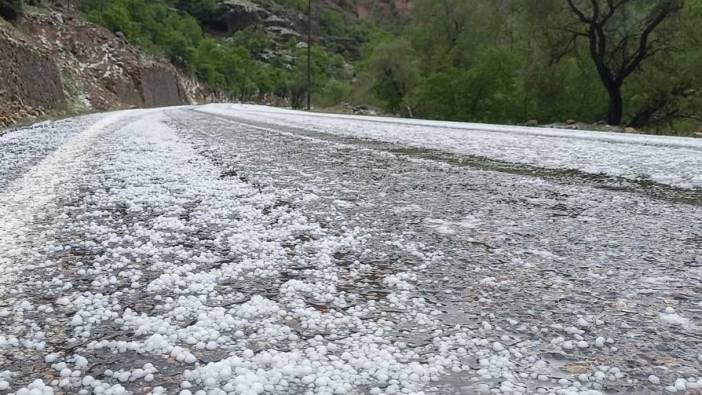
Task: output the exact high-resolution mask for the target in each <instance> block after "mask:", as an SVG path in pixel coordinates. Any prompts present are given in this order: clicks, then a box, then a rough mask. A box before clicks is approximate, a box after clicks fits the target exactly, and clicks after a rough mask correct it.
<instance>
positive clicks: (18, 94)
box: [0, 30, 66, 124]
mask: <svg viewBox="0 0 702 395" xmlns="http://www.w3.org/2000/svg"><path fill="white" fill-rule="evenodd" d="M0 81H2V85H1V86H0V124H9V123H13V122H16V121H18V120H20V119H21V118H23V117H26V116H30V115H34V114H36V113H37V111H38V109H41V108H56V109H63V108H65V107H66V97H65V95H64V92H63V85H62V82H61V75H60V73H59V69H58V67H57V66H56V64H55V63H53V62H52V61H51V60H49V59H47V58H45V57H44V56H43V55H42V54H41V53H40V52H39V51H37V50H35V49H34V48H32V47H31V46H29V45H27V44H26V43H23V42H22V41H19V40H17V39H14V38H13V37H12V36H10V35H9V34H8V33H7V32H6V31H4V30H0Z"/></svg>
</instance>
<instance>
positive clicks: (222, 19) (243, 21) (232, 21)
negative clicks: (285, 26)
mask: <svg viewBox="0 0 702 395" xmlns="http://www.w3.org/2000/svg"><path fill="white" fill-rule="evenodd" d="M271 16H272V15H271V13H270V12H269V11H268V10H266V9H265V8H263V7H261V6H259V5H258V4H255V3H253V2H251V1H249V0H223V1H221V2H220V3H219V6H218V9H217V12H215V13H214V14H213V15H211V16H209V17H207V18H206V19H204V20H203V21H202V24H203V26H204V28H205V30H207V32H208V33H210V34H213V35H221V36H229V35H231V34H233V33H235V32H237V31H239V30H243V29H246V28H247V27H250V26H254V25H257V24H263V22H264V21H266V20H268V21H269V23H271V22H273V21H274V20H275V19H271ZM274 23H276V24H278V25H279V24H280V21H277V20H276V21H275V22H274Z"/></svg>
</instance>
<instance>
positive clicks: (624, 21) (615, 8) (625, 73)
mask: <svg viewBox="0 0 702 395" xmlns="http://www.w3.org/2000/svg"><path fill="white" fill-rule="evenodd" d="M565 1H566V2H567V8H568V10H569V11H570V12H571V13H572V14H574V16H575V18H576V21H575V22H574V24H571V25H569V26H568V27H566V28H565V30H566V31H567V35H566V36H567V40H566V41H564V42H563V43H562V45H561V46H560V50H559V53H558V54H557V56H562V55H564V54H565V53H567V52H569V51H570V50H572V49H573V48H574V47H575V45H576V43H577V41H578V39H579V38H584V39H586V40H587V42H588V44H589V45H588V48H589V53H590V57H591V58H592V60H593V62H594V63H595V67H596V68H597V73H598V75H599V77H600V80H601V81H602V83H603V84H604V87H605V89H606V90H607V94H608V95H609V110H608V114H607V123H609V124H610V125H620V124H621V123H622V117H623V114H624V102H623V98H622V86H623V85H624V81H625V80H626V79H627V77H629V76H630V75H631V74H632V73H634V72H635V71H636V70H638V69H639V68H640V67H641V65H642V63H643V62H644V61H645V60H646V59H648V58H650V57H652V56H654V55H656V54H657V53H660V52H663V51H666V50H668V49H670V48H671V47H672V45H671V43H670V42H669V41H668V40H667V37H666V36H665V34H657V33H658V31H660V30H661V29H660V27H661V25H662V24H663V22H664V21H665V20H666V19H669V18H671V17H673V16H675V15H677V14H678V13H679V12H680V10H681V9H682V8H683V6H684V3H685V0H565Z"/></svg>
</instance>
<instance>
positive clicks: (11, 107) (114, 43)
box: [0, 8, 209, 125]
mask: <svg viewBox="0 0 702 395" xmlns="http://www.w3.org/2000/svg"><path fill="white" fill-rule="evenodd" d="M0 66H1V67H0V80H2V81H3V87H2V89H0V125H10V124H13V123H15V122H18V121H21V120H24V119H28V118H33V117H40V116H42V115H44V114H47V113H53V114H57V113H81V112H86V111H93V110H107V109H117V108H130V107H155V106H167V105H176V104H187V103H194V102H200V101H204V100H206V98H207V96H208V94H209V93H208V92H207V90H206V89H205V88H204V87H202V86H201V85H200V84H199V83H197V82H196V81H194V80H192V79H191V78H189V77H186V76H185V75H184V74H183V73H182V72H180V71H179V70H177V69H176V67H174V66H173V65H172V64H170V63H169V62H168V61H167V60H166V59H164V58H162V57H158V56H152V55H148V54H146V53H144V52H143V51H141V50H139V49H138V48H136V47H134V46H132V45H129V44H128V43H127V42H126V41H125V40H124V39H123V38H120V37H119V36H117V35H115V34H113V33H112V32H110V31H109V30H107V29H105V28H103V27H100V26H98V25H95V24H93V23H89V22H87V21H86V20H85V19H84V18H83V16H82V15H81V14H80V13H77V12H72V11H71V12H64V11H62V10H58V9H48V8H26V9H25V14H24V16H23V17H22V18H21V19H19V20H16V21H14V24H10V23H8V22H5V21H4V20H2V19H0Z"/></svg>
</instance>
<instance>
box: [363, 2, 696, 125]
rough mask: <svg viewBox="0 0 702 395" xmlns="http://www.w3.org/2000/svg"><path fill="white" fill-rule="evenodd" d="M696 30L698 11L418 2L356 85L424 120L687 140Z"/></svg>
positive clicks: (372, 55)
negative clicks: (534, 124)
mask: <svg viewBox="0 0 702 395" xmlns="http://www.w3.org/2000/svg"><path fill="white" fill-rule="evenodd" d="M699 26H702V0H650V1H644V0H510V1H493V0H414V2H413V9H412V17H411V19H410V21H409V23H408V25H407V26H406V27H405V28H404V29H403V30H402V31H401V32H400V33H399V34H397V35H396V36H400V37H402V39H403V40H404V44H403V45H401V46H399V45H397V41H398V39H397V38H395V37H393V36H390V37H382V36H381V37H380V38H378V39H377V40H375V41H373V42H371V43H370V44H369V46H368V47H369V48H368V50H366V51H365V54H366V59H365V60H364V62H363V63H361V64H360V66H361V76H362V77H363V78H359V81H361V82H362V83H364V84H366V85H367V86H371V87H375V89H371V90H369V91H370V92H372V93H373V94H374V96H375V98H376V99H377V100H378V102H379V103H380V104H382V105H383V106H384V107H385V109H386V110H388V111H391V112H400V113H405V114H406V113H407V111H405V109H407V108H409V109H411V111H412V112H413V114H414V115H415V116H419V117H425V118H438V119H449V120H461V121H470V120H473V121H481V122H495V123H512V122H516V123H522V122H526V121H527V120H530V119H537V120H539V121H540V123H551V122H564V121H566V120H568V119H575V120H578V121H583V122H589V123H595V122H599V121H605V122H607V123H608V124H612V125H623V124H627V125H630V126H634V127H636V128H644V127H645V128H648V129H650V130H656V129H660V130H663V129H665V130H666V131H667V132H670V131H673V132H677V131H680V132H681V133H685V132H690V131H696V130H698V128H699V127H700V126H699V125H700V124H701V123H702V73H700V72H699V70H700V69H702V36H700V35H699ZM393 43H394V44H393ZM379 66H383V67H379ZM403 70H414V72H413V74H412V75H413V78H412V80H411V83H404V84H401V83H398V82H399V81H402V79H399V78H398V76H401V75H407V74H406V73H404V72H401V71H403ZM367 80H369V82H366V81H367ZM357 89H358V90H359V91H362V90H363V89H367V88H365V87H358V88H357ZM352 96H353V95H352Z"/></svg>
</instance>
